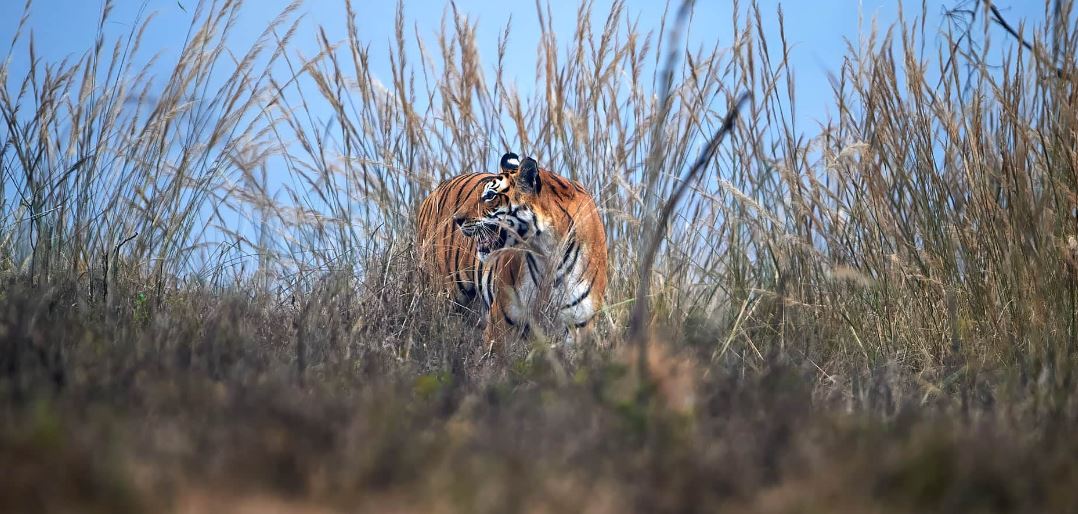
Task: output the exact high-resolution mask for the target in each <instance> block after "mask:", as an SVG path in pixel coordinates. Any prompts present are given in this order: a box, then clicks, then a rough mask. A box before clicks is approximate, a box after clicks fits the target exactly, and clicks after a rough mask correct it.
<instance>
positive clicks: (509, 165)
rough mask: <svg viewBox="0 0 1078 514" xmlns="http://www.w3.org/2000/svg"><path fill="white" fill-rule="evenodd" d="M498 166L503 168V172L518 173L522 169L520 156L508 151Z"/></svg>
mask: <svg viewBox="0 0 1078 514" xmlns="http://www.w3.org/2000/svg"><path fill="white" fill-rule="evenodd" d="M498 167H500V168H501V169H502V173H510V174H512V173H516V172H517V170H519V169H520V156H519V155H517V154H515V153H513V152H508V153H506V154H505V155H503V156H502V160H501V161H500V162H499V163H498Z"/></svg>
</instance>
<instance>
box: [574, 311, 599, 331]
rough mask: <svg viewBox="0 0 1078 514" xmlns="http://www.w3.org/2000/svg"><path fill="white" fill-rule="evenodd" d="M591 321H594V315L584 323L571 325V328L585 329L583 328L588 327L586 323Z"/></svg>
mask: <svg viewBox="0 0 1078 514" xmlns="http://www.w3.org/2000/svg"><path fill="white" fill-rule="evenodd" d="M593 319H595V315H594V314H593V315H592V316H591V317H590V318H588V319H586V320H584V321H581V322H579V323H573V328H582V327H585V326H587V325H588V323H591V320H593Z"/></svg>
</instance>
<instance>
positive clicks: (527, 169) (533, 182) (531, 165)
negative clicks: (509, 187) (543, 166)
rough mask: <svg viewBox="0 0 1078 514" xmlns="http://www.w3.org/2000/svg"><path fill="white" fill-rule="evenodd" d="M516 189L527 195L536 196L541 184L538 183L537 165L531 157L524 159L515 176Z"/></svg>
mask: <svg viewBox="0 0 1078 514" xmlns="http://www.w3.org/2000/svg"><path fill="white" fill-rule="evenodd" d="M517 187H518V188H520V190H521V191H524V192H525V193H528V194H533V195H537V194H539V189H541V188H542V187H543V184H542V183H540V181H539V163H537V162H535V159H532V158H531V157H525V158H524V162H522V163H521V164H520V173H518V174H517Z"/></svg>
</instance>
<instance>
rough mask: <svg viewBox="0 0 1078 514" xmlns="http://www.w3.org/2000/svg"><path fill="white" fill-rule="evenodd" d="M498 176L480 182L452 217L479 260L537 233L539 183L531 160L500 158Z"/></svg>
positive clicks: (520, 242)
mask: <svg viewBox="0 0 1078 514" xmlns="http://www.w3.org/2000/svg"><path fill="white" fill-rule="evenodd" d="M500 165H501V166H500V167H501V173H499V174H497V175H491V176H490V177H489V178H487V179H484V182H483V183H482V185H481V186H480V187H478V188H476V192H475V194H474V195H473V196H472V197H470V198H465V199H463V200H462V202H461V206H460V208H459V209H457V211H456V212H455V213H454V215H453V221H454V222H456V224H457V226H459V227H460V231H461V233H463V234H464V235H465V236H467V237H471V238H474V239H475V242H476V249H477V251H478V253H479V260H480V261H485V260H486V258H487V257H488V256H489V255H490V254H491V253H492V252H494V251H496V250H500V249H502V248H510V247H514V246H520V245H523V244H524V243H526V242H527V241H528V240H529V239H531V238H532V237H533V236H535V235H536V234H537V233H539V232H540V229H539V225H538V223H537V219H536V215H535V214H536V213H535V209H536V205H537V201H536V200H537V199H538V196H539V190H540V188H541V183H540V180H539V165H538V163H536V162H535V159H532V158H531V157H527V158H525V159H523V160H521V159H520V158H519V157H518V156H517V155H516V154H514V153H507V154H505V155H503V156H502V159H501V163H500Z"/></svg>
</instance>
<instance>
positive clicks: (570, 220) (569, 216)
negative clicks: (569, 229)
mask: <svg viewBox="0 0 1078 514" xmlns="http://www.w3.org/2000/svg"><path fill="white" fill-rule="evenodd" d="M554 205H557V206H558V209H559V210H561V213H562V214H564V215H565V219H567V220H569V222H570V223H572V221H573V216H572V215H571V214H569V211H567V210H565V207H562V206H561V204H560V203H557V204H554Z"/></svg>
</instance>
